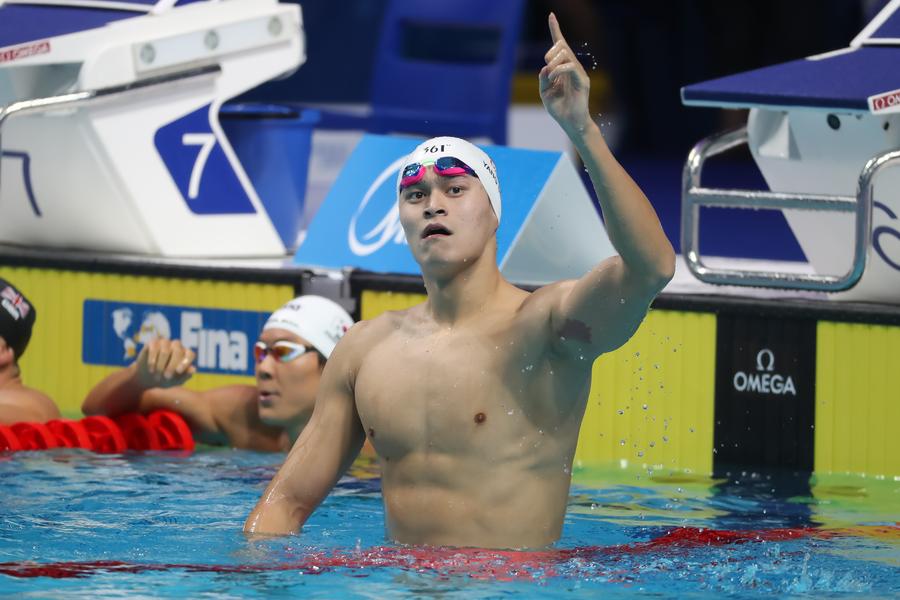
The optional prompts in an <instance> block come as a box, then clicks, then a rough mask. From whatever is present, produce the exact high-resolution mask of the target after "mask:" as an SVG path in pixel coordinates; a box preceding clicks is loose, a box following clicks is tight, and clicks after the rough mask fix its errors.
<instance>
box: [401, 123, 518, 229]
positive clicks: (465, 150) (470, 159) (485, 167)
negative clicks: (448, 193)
mask: <svg viewBox="0 0 900 600" xmlns="http://www.w3.org/2000/svg"><path fill="white" fill-rule="evenodd" d="M444 156H452V157H453V158H458V159H459V160H461V161H463V162H464V163H466V164H467V165H469V166H470V167H472V170H473V171H475V173H476V174H477V175H478V180H479V181H480V182H481V185H483V186H484V190H485V191H486V192H487V195H488V199H489V200H490V201H491V208H493V209H494V214H495V215H497V222H498V223H499V222H500V181H499V180H498V179H497V167H496V165H494V161H493V160H491V157H490V156H488V155H487V153H486V152H485V151H484V150H482V149H481V148H479V147H478V146H476V145H475V144H473V143H471V142H468V141H466V140H464V139H461V138H456V137H447V136H445V137H436V138H431V139H430V140H426V141H424V142H422V143H421V144H419V145H418V146H417V147H416V149H415V150H413V151H412V152H411V153H410V154H409V156H407V157H406V160H404V161H403V164H402V166H401V167H400V172H399V173H398V174H397V186H396V189H397V190H399V189H400V180H401V179H403V169H404V168H405V167H406V165H411V164H413V163H424V162H431V161H434V160H437V159H439V158H441V157H444Z"/></svg>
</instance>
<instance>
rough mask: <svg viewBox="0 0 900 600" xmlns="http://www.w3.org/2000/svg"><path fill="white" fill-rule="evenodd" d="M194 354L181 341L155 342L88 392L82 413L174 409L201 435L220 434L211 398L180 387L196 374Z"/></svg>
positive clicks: (99, 413) (114, 413)
mask: <svg viewBox="0 0 900 600" xmlns="http://www.w3.org/2000/svg"><path fill="white" fill-rule="evenodd" d="M192 361H193V352H191V351H190V350H188V349H185V348H184V347H182V346H181V344H179V343H178V342H173V341H169V340H155V341H154V342H151V343H150V344H148V345H147V346H145V347H144V348H143V349H142V350H141V353H140V354H139V355H138V358H137V360H135V361H134V363H132V364H131V365H129V366H128V367H126V368H124V369H122V370H121V371H117V372H115V373H113V374H112V375H110V376H109V377H107V378H105V379H103V380H102V381H100V382H99V383H98V384H97V385H96V386H94V388H93V389H92V390H91V391H90V392H88V395H87V396H86V397H85V399H84V402H83V403H82V405H81V410H82V412H84V414H86V415H107V416H115V415H118V414H122V413H126V412H144V413H146V412H150V411H152V410H156V409H167V410H173V411H175V412H177V413H179V414H181V415H182V416H183V417H185V419H186V420H187V421H188V422H189V423H190V425H191V427H192V429H194V430H195V431H196V432H200V433H217V432H218V431H219V426H218V424H217V422H216V419H215V418H214V414H213V409H212V407H213V402H212V401H211V399H212V396H210V394H209V393H206V392H195V391H193V390H188V389H186V388H183V387H181V384H183V383H184V382H186V381H187V380H188V379H189V378H190V376H191V374H192V373H193V367H192V366H191V363H192Z"/></svg>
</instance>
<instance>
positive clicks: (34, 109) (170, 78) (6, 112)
mask: <svg viewBox="0 0 900 600" xmlns="http://www.w3.org/2000/svg"><path fill="white" fill-rule="evenodd" d="M221 71H222V67H221V66H219V65H218V64H211V65H204V66H201V67H196V68H193V69H188V70H185V71H178V72H175V73H166V74H163V75H155V76H153V77H146V78H144V79H139V80H137V81H132V82H130V83H126V84H122V85H114V86H109V87H105V88H98V89H95V90H84V91H81V92H71V93H69V94H61V95H59V96H48V97H46V98H31V99H29V100H20V101H18V102H13V103H12V104H7V105H6V106H0V156H2V153H3V124H4V123H5V122H6V119H8V118H10V117H13V116H16V115H22V114H26V113H39V112H46V111H48V110H54V109H57V108H74V107H77V106H81V105H84V104H88V103H92V102H96V101H99V100H104V99H108V98H113V97H115V96H119V95H121V94H126V93H128V92H134V91H137V90H141V89H144V88H149V87H154V86H159V85H164V84H169V83H175V82H177V81H181V80H182V79H190V78H194V77H201V76H204V75H217V74H219V73H221ZM0 184H2V182H0Z"/></svg>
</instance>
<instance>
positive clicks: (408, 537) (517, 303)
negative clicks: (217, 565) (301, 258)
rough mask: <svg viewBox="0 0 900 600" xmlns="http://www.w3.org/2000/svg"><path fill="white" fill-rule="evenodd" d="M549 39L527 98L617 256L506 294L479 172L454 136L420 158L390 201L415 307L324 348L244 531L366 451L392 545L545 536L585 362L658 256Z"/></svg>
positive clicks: (602, 347) (298, 502) (656, 238)
mask: <svg viewBox="0 0 900 600" xmlns="http://www.w3.org/2000/svg"><path fill="white" fill-rule="evenodd" d="M549 25H550V33H551V36H552V38H553V46H552V47H551V48H550V50H549V51H548V52H547V54H546V56H545V59H546V62H547V64H546V66H545V67H544V68H543V69H542V70H541V72H540V90H541V98H542V99H543V102H544V106H545V107H546V109H547V111H548V112H549V113H550V114H551V115H552V116H553V117H554V119H556V121H557V122H558V123H559V125H560V126H561V127H562V128H563V129H564V130H565V132H566V133H567V134H568V136H569V139H571V141H572V143H573V144H574V145H575V148H576V149H577V150H578V153H579V155H580V156H581V158H582V159H583V161H584V164H585V166H586V167H587V169H588V173H589V174H590V177H591V181H592V182H593V184H594V188H595V190H596V192H597V195H598V196H599V198H600V203H601V206H602V209H603V214H604V217H605V222H606V229H607V231H608V233H609V237H610V240H611V241H612V242H613V245H614V246H615V248H616V250H617V251H618V253H619V254H618V256H615V257H612V258H609V259H607V260H605V261H603V262H602V263H600V264H599V265H597V266H596V267H594V268H593V269H592V270H591V271H590V272H588V273H587V274H585V275H584V276H583V277H581V278H580V279H578V280H572V281H560V282H558V283H555V284H552V285H549V286H546V287H544V288H541V289H539V290H537V291H536V292H534V293H528V292H525V291H523V290H521V289H519V288H517V287H515V286H513V285H511V284H510V283H509V282H508V281H506V280H505V279H504V278H503V277H502V276H501V274H500V272H499V270H498V268H497V256H496V255H497V240H496V235H495V234H496V230H497V227H498V224H499V219H500V212H501V211H500V190H499V186H498V184H497V180H496V169H495V168H494V166H493V163H492V161H491V159H490V158H489V157H488V156H487V155H486V154H485V153H483V152H482V151H481V150H479V149H478V148H476V147H475V146H473V145H471V144H469V143H468V142H466V141H463V140H459V139H456V138H436V139H433V140H429V141H427V142H425V143H424V144H422V145H421V146H419V147H418V148H417V149H416V150H414V151H413V153H412V154H411V155H410V156H409V158H408V160H407V161H406V166H405V167H404V168H403V169H402V171H401V173H400V174H399V177H398V184H399V185H398V189H399V198H398V202H399V210H400V220H401V223H402V225H403V229H404V231H405V233H406V239H407V241H408V243H409V247H410V249H411V251H412V253H413V255H414V257H415V259H416V261H417V262H418V263H419V265H420V266H421V269H422V275H423V278H424V280H425V288H426V290H427V292H428V299H427V300H426V301H425V302H424V303H423V304H420V305H418V306H415V307H413V308H411V309H408V310H405V311H399V312H389V313H385V314H383V315H381V316H379V317H378V318H376V319H373V320H371V321H366V322H362V323H359V324H358V325H356V326H355V327H354V328H353V329H352V330H351V331H350V332H349V333H348V335H347V336H346V337H345V338H344V340H342V342H341V343H340V344H339V345H338V347H337V348H336V349H335V352H334V354H333V355H332V358H331V360H330V361H329V364H328V367H327V368H326V369H325V372H324V374H323V378H322V385H321V388H320V390H319V396H318V399H317V403H316V408H315V411H314V412H313V416H312V419H311V420H310V422H309V425H308V426H307V427H306V429H305V430H304V431H303V433H302V434H301V436H300V438H299V439H298V440H297V442H296V444H294V447H293V449H292V450H291V452H290V454H289V455H288V457H287V459H286V461H285V463H284V464H283V465H282V467H281V469H280V470H279V472H278V473H277V474H276V475H275V477H274V479H273V480H272V482H271V483H270V484H269V486H268V487H267V488H266V490H265V492H264V493H263V495H262V497H261V498H260V500H259V502H258V503H257V505H256V507H255V508H254V510H253V511H252V512H251V514H250V516H249V517H248V518H247V521H246V524H245V525H244V530H245V531H247V532H256V533H265V534H286V533H291V532H298V531H299V530H300V528H301V527H302V525H303V523H304V522H305V521H306V520H307V518H308V517H309V516H310V514H311V513H312V512H313V511H314V510H315V508H316V507H317V506H318V505H319V503H321V502H322V500H323V499H324V498H325V497H326V495H327V494H328V492H329V491H330V490H331V488H332V487H333V486H334V484H335V483H336V482H337V480H338V478H339V477H340V476H341V475H342V474H343V473H344V471H345V470H346V469H347V467H348V466H349V465H350V464H351V462H352V461H353V459H354V457H355V456H356V454H357V452H358V451H359V449H360V447H361V446H362V445H363V443H364V441H365V440H366V438H367V437H368V439H369V440H370V441H371V443H372V446H373V447H374V449H375V452H376V453H377V455H378V460H379V462H380V466H381V468H382V492H383V497H384V506H385V513H386V519H387V531H388V535H389V536H390V537H391V538H392V539H393V540H395V541H397V542H401V543H407V544H429V545H450V546H478V547H488V548H536V547H543V546H546V545H547V544H550V543H552V542H554V541H555V540H557V539H558V538H559V536H560V532H561V530H562V524H563V517H564V515H565V510H566V502H567V499H568V494H569V484H570V481H571V467H572V460H573V457H574V454H575V446H576V443H577V440H578V432H579V428H580V426H581V420H582V417H583V415H584V410H585V406H586V403H587V400H588V392H589V390H590V387H591V367H592V364H593V360H594V358H596V357H597V356H599V355H601V354H603V353H604V352H609V351H611V350H614V349H615V348H618V347H619V346H621V345H622V344H624V343H625V342H626V341H627V340H628V339H629V338H630V337H631V336H632V334H633V333H634V332H635V330H636V329H637V327H638V325H639V324H640V323H641V321H642V320H643V318H644V316H645V314H646V312H647V310H648V307H649V305H650V302H651V301H652V300H653V298H654V297H655V296H656V294H657V293H659V291H660V290H661V289H662V288H663V287H664V286H665V284H666V283H667V282H668V281H669V280H670V279H671V278H672V275H673V272H674V268H675V265H674V263H675V256H674V253H673V251H672V246H671V244H670V243H669V241H668V240H667V239H666V236H665V234H664V233H663V231H662V228H661V227H660V224H659V220H658V219H657V216H656V214H655V212H654V211H653V208H652V207H651V205H650V203H649V202H648V201H647V198H646V197H645V196H644V194H643V193H642V192H641V190H640V189H639V188H638V186H637V185H636V184H635V183H634V181H632V179H631V178H630V177H629V176H628V174H627V173H626V172H625V171H624V169H623V168H622V167H621V166H620V165H619V163H618V162H617V161H616V160H615V158H614V157H613V155H612V154H611V153H610V151H609V148H607V145H606V143H605V141H604V139H603V137H602V135H601V133H600V130H599V129H598V127H597V125H596V124H595V123H594V122H593V120H592V119H591V117H590V114H589V113H588V87H589V80H588V76H587V74H586V73H585V71H584V69H583V68H582V66H581V64H579V62H578V60H577V58H575V55H574V54H573V52H572V50H571V49H570V48H569V46H568V44H567V43H566V41H565V39H564V38H563V35H562V33H561V31H560V28H559V24H558V23H557V20H556V17H555V16H554V15H552V14H551V15H550V17H549ZM557 202H559V203H560V208H561V209H562V210H564V209H565V207H564V199H563V198H559V199H557Z"/></svg>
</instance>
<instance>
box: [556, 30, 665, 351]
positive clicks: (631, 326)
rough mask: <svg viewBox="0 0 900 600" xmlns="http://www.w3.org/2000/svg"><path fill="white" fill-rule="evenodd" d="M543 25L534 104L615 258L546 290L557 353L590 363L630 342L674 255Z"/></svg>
mask: <svg viewBox="0 0 900 600" xmlns="http://www.w3.org/2000/svg"><path fill="white" fill-rule="evenodd" d="M549 26H550V35H551V38H552V40H553V46H552V47H551V48H550V50H549V51H548V52H547V54H546V55H545V60H546V62H547V64H546V65H545V66H544V68H543V69H541V72H540V90H541V99H542V100H543V102H544V106H545V107H546V109H547V112H549V113H550V115H551V116H553V118H554V119H556V121H557V123H559V125H560V126H561V127H562V128H563V130H564V131H565V132H566V134H567V135H568V136H569V139H570V140H571V141H572V144H573V145H574V146H575V149H576V150H577V151H578V154H579V156H581V159H582V161H583V162H584V165H585V167H586V168H587V171H588V174H589V175H590V178H591V182H592V183H593V186H594V190H595V191H596V193H597V197H598V198H599V200H600V207H601V209H602V210H603V218H604V222H605V224H606V231H607V233H608V234H609V239H610V241H611V242H612V244H613V246H614V247H615V249H616V251H618V253H619V255H618V256H615V257H612V258H609V259H607V260H605V261H603V262H602V263H600V264H599V265H597V266H596V267H594V268H593V269H591V271H590V272H588V273H587V274H586V275H584V276H583V277H582V278H581V279H579V280H577V281H568V282H562V283H560V284H557V285H556V286H554V287H553V288H552V290H553V291H552V292H551V293H552V295H554V296H555V297H554V298H553V301H552V302H551V327H552V330H553V332H554V334H555V337H556V342H555V343H556V344H557V345H558V346H559V347H560V348H562V349H564V350H566V351H573V350H577V352H579V353H585V352H588V353H590V354H592V355H593V356H596V355H599V354H600V353H602V352H606V351H609V350H612V349H615V348H617V347H618V346H620V345H622V344H623V343H625V342H626V341H627V340H628V338H630V337H631V335H632V334H633V333H634V331H635V330H636V329H637V327H638V325H639V324H640V322H641V320H642V319H643V317H644V315H645V314H646V312H647V308H648V307H649V305H650V302H651V301H652V300H653V298H654V297H655V296H656V294H657V293H659V291H660V290H661V289H662V288H663V287H664V286H665V285H666V283H668V281H669V280H670V279H671V278H672V276H673V274H674V272H675V254H674V252H673V250H672V245H671V244H670V243H669V240H668V238H666V235H665V233H664V232H663V230H662V227H661V226H660V224H659V219H658V218H657V216H656V212H655V211H654V210H653V207H652V205H651V204H650V202H649V201H648V200H647V197H646V196H645V195H644V193H643V192H642V191H641V189H640V188H639V187H638V186H637V184H636V183H635V182H634V180H632V179H631V177H630V176H629V175H628V173H627V172H626V171H625V169H623V168H622V165H620V164H619V162H618V161H617V160H616V159H615V157H614V156H613V155H612V152H610V150H609V147H608V146H607V145H606V141H605V140H604V139H603V135H602V134H601V132H600V129H599V127H597V124H596V123H595V122H594V120H593V119H592V118H591V115H590V112H589V110H588V96H589V92H590V80H589V78H588V75H587V73H585V70H584V68H583V67H582V66H581V63H579V62H578V59H577V57H576V56H575V54H574V52H572V49H571V48H570V47H569V45H568V43H567V42H566V40H565V38H564V37H563V34H562V31H561V30H560V27H559V23H558V22H557V20H556V15H554V14H552V13H551V14H550V17H549Z"/></svg>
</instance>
